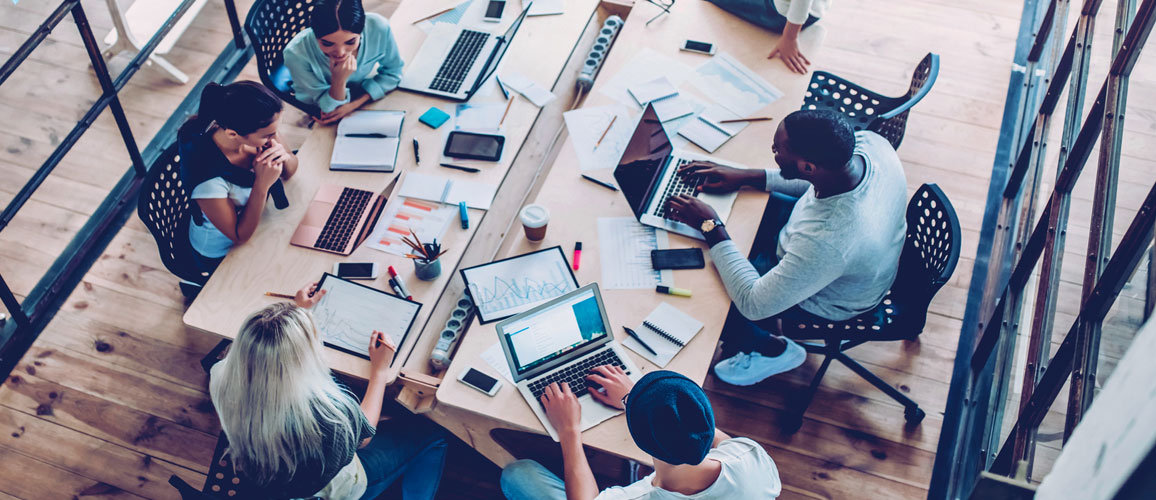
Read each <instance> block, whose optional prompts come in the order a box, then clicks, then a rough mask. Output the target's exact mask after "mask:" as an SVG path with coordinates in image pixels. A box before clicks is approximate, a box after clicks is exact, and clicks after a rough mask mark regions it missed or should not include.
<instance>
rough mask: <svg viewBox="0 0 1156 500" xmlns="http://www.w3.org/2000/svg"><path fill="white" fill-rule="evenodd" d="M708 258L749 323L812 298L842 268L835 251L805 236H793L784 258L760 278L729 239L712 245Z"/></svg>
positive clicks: (832, 279)
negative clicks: (712, 262) (709, 257)
mask: <svg viewBox="0 0 1156 500" xmlns="http://www.w3.org/2000/svg"><path fill="white" fill-rule="evenodd" d="M804 239H805V240H806V241H803V240H804ZM710 256H711V260H712V261H714V264H715V268H717V269H718V273H719V276H721V277H722V280H723V285H724V286H725V287H726V290H727V294H729V295H730V297H731V300H732V301H734V303H735V307H737V308H738V310H739V312H740V313H742V315H743V316H745V317H746V318H747V319H750V320H760V319H765V318H769V317H771V316H774V315H776V314H779V313H781V312H783V311H785V310H787V309H789V308H790V307H791V306H794V305H796V304H798V303H800V302H802V301H804V300H806V299H807V298H808V297H810V296H812V295H815V294H816V293H818V292H819V290H822V289H823V288H826V286H827V285H829V284H830V283H831V282H832V281H835V280H836V279H838V278H839V276H841V275H842V274H843V265H844V264H843V260H842V257H841V254H840V252H839V251H838V250H837V249H835V248H832V247H831V246H830V245H828V244H827V243H825V242H821V241H816V240H814V239H812V238H811V237H809V236H806V235H795V237H794V240H792V245H791V248H787V249H786V255H784V256H783V258H782V259H780V260H779V263H778V264H777V265H775V267H773V268H771V270H770V271H769V272H767V274H764V275H762V276H759V272H758V271H756V270H755V267H754V266H753V265H751V261H750V260H748V259H747V258H746V256H744V255H743V254H742V252H740V251H739V249H738V247H737V246H735V243H734V241H732V240H730V239H729V238H727V239H725V240H723V241H719V242H718V243H716V244H715V245H713V246H712V247H711V249H710Z"/></svg>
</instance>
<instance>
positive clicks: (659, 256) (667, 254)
mask: <svg viewBox="0 0 1156 500" xmlns="http://www.w3.org/2000/svg"><path fill="white" fill-rule="evenodd" d="M650 263H651V264H652V265H653V266H654V268H655V269H702V268H704V267H706V260H704V259H703V256H702V249H701V248H675V249H671V250H651V251H650Z"/></svg>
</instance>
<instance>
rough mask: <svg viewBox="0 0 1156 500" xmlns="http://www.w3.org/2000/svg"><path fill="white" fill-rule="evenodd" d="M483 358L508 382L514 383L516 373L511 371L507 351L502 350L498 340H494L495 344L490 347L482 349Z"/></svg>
mask: <svg viewBox="0 0 1156 500" xmlns="http://www.w3.org/2000/svg"><path fill="white" fill-rule="evenodd" d="M482 360H483V361H485V362H486V364H488V365H490V368H493V369H494V371H495V372H497V373H498V375H501V376H502V378H504V379H506V381H507V382H509V383H511V384H513V383H514V374H513V373H511V372H510V364H509V363H507V362H506V353H504V352H502V346H501V345H499V344H498V343H497V342H494V345H492V346H490V348H489V349H486V350H485V351H482Z"/></svg>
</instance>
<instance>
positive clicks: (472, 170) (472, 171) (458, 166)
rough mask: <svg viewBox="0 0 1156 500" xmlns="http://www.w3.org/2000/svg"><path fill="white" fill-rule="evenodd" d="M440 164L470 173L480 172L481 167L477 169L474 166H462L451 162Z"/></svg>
mask: <svg viewBox="0 0 1156 500" xmlns="http://www.w3.org/2000/svg"><path fill="white" fill-rule="evenodd" d="M440 165H441V166H443V167H446V168H452V169H456V170H461V171H462V172H470V173H477V172H481V169H477V168H474V167H463V166H461V165H454V164H453V163H441V164H440Z"/></svg>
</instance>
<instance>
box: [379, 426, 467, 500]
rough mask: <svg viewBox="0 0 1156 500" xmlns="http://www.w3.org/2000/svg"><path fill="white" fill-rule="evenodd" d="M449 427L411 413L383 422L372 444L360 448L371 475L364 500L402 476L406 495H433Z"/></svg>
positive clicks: (411, 497)
mask: <svg viewBox="0 0 1156 500" xmlns="http://www.w3.org/2000/svg"><path fill="white" fill-rule="evenodd" d="M446 446H447V444H446V439H445V430H443V429H442V428H441V427H439V426H437V425H436V424H434V423H433V422H430V421H429V420H427V419H425V418H422V417H419V416H416V415H408V416H404V417H398V418H394V419H390V420H388V421H385V422H382V423H381V424H380V425H379V426H378V427H377V433H376V434H374V435H373V439H370V440H369V444H367V445H365V447H364V448H361V449H359V450H357V456H358V458H360V459H361V465H362V467H365V475H366V476H367V477H368V478H369V484H368V485H367V486H366V489H365V494H364V495H362V496H361V498H362V500H372V499H374V498H377V497H378V495H381V492H383V491H385V490H386V488H389V486H390V485H391V484H393V482H394V481H396V480H397V478H399V477H400V478H401V492H402V498H404V499H406V500H416V499H432V498H433V497H434V495H436V494H437V491H438V484H439V483H441V479H442V468H443V467H444V466H445V461H446Z"/></svg>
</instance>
